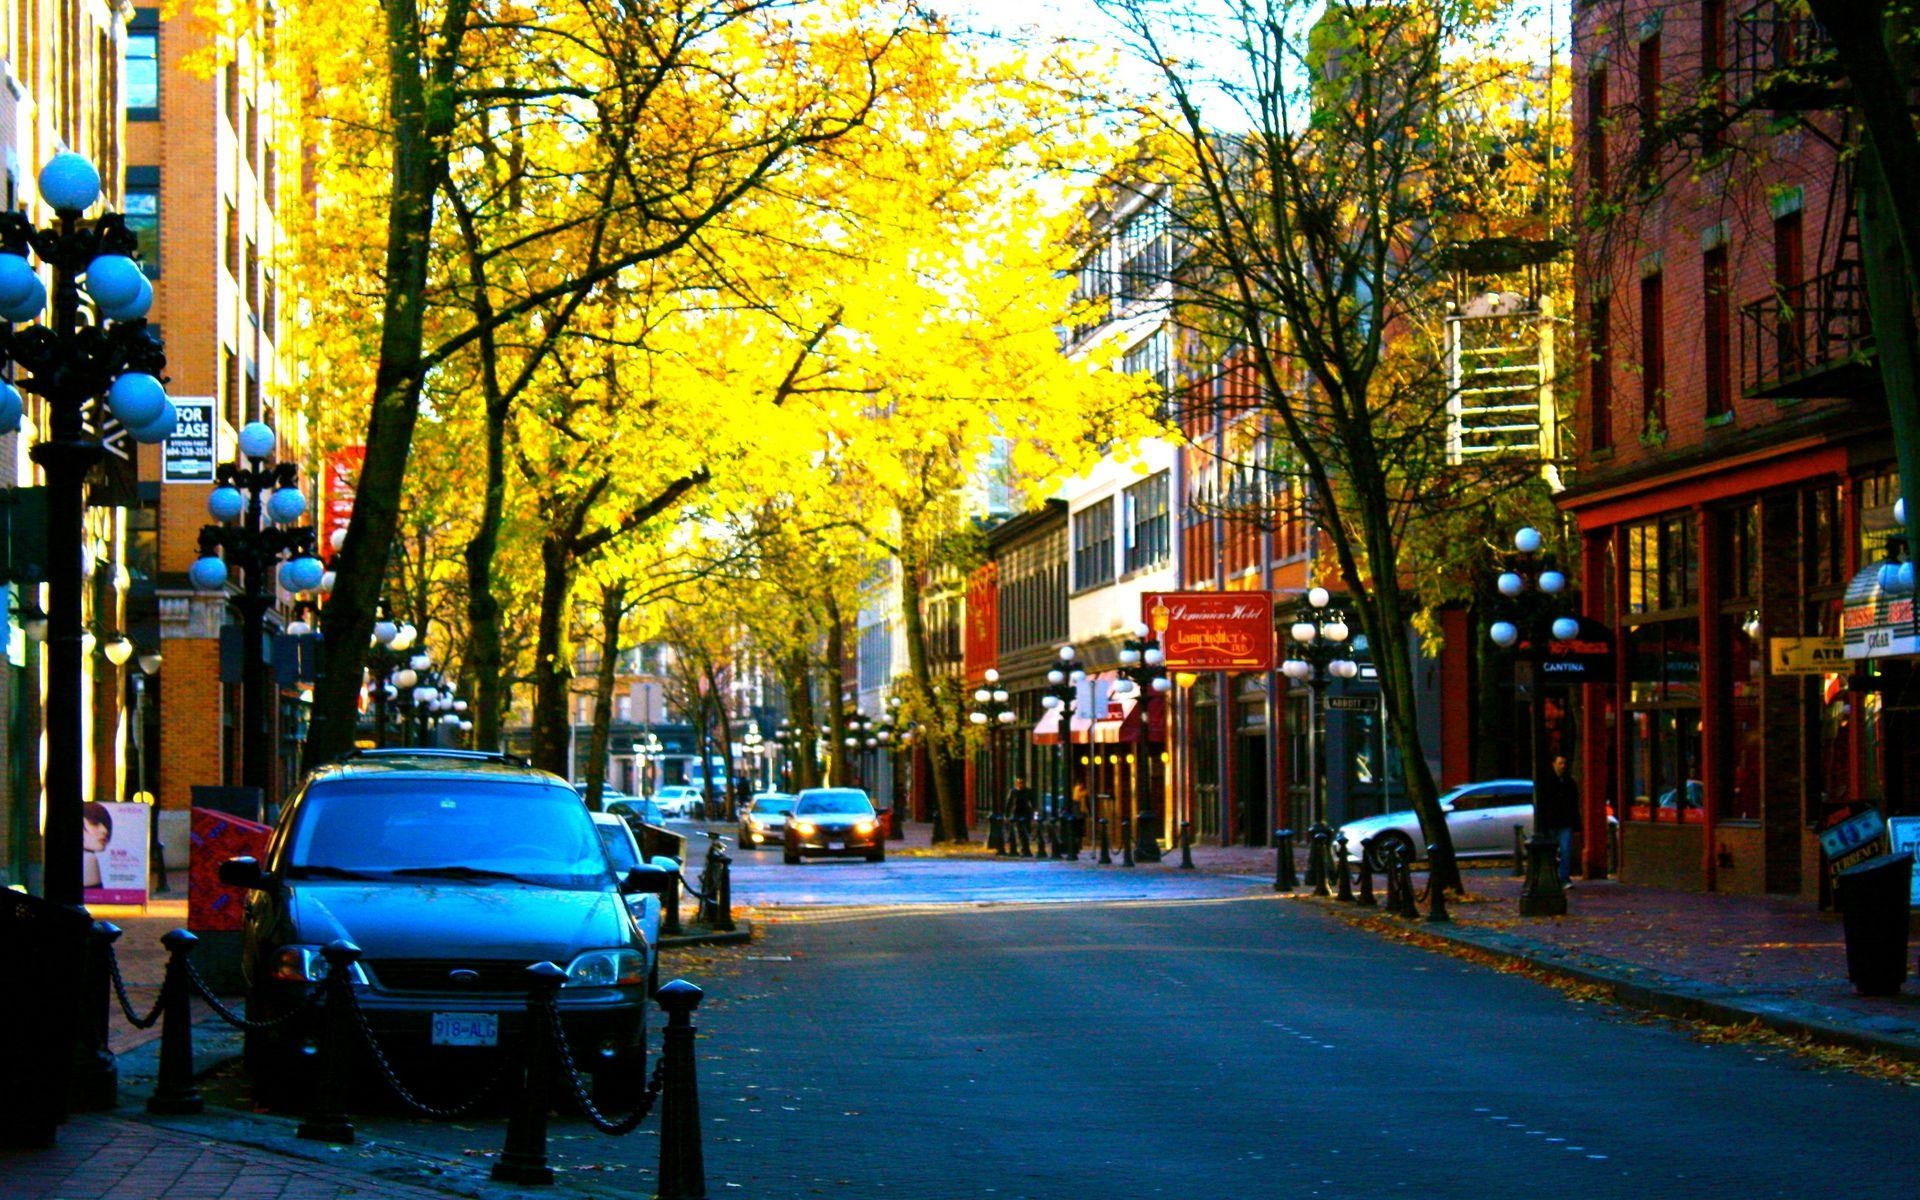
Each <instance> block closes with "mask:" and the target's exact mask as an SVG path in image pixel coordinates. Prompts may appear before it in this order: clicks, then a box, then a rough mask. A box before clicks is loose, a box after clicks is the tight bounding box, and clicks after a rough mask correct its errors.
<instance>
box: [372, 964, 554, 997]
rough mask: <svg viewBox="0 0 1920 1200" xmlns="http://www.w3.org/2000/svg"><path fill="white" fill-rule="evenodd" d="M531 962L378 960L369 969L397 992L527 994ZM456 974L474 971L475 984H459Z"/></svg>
mask: <svg viewBox="0 0 1920 1200" xmlns="http://www.w3.org/2000/svg"><path fill="white" fill-rule="evenodd" d="M531 965H532V964H530V963H523V962H510V961H505V960H501V959H464V958H377V959H372V960H370V961H368V962H367V963H366V964H365V966H366V969H367V971H368V972H369V973H370V974H372V976H373V979H374V982H375V983H377V984H378V985H379V986H381V987H383V988H385V989H387V990H388V991H394V992H525V991H526V990H527V984H528V982H529V980H528V976H527V968H528V967H529V966H531ZM455 971H472V972H473V973H474V974H475V975H476V976H478V978H477V979H475V980H474V981H473V982H472V983H455V982H453V980H452V978H451V976H452V974H453V972H455Z"/></svg>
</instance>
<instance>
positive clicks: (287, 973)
mask: <svg viewBox="0 0 1920 1200" xmlns="http://www.w3.org/2000/svg"><path fill="white" fill-rule="evenodd" d="M326 977H327V960H326V956H325V955H323V954H321V953H320V947H318V946H301V945H291V946H282V947H280V948H279V949H278V950H275V951H274V952H273V958H272V959H271V960H270V961H269V962H268V964H267V978H269V979H274V980H278V981H280V982H282V983H319V982H321V981H322V980H324V979H325V978H326ZM347 979H348V981H349V982H352V983H365V982H367V973H366V971H365V970H363V969H362V968H361V966H360V964H359V963H357V962H356V963H353V964H351V965H350V967H349V969H348V971H347Z"/></svg>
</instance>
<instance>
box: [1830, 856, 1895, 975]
mask: <svg viewBox="0 0 1920 1200" xmlns="http://www.w3.org/2000/svg"><path fill="white" fill-rule="evenodd" d="M1912 886H1913V855H1911V854H1882V855H1881V856H1880V857H1878V858H1870V859H1868V860H1867V861H1866V862H1863V863H1860V864H1858V865H1857V866H1852V867H1848V868H1847V869H1846V870H1844V871H1841V872H1840V873H1839V874H1838V875H1836V876H1835V877H1834V888H1835V896H1836V898H1837V899H1838V900H1839V902H1840V927H1841V929H1842V930H1843V931H1844V933H1845V934H1846V939H1847V978H1848V979H1851V980H1852V981H1853V990H1854V991H1856V992H1859V993H1860V994H1861V995H1862V996H1893V995H1897V994H1898V993H1899V991H1900V985H1901V984H1902V983H1904V982H1905V981H1906V978H1907V911H1908V908H1909V907H1910V905H1909V899H1910V896H1911V891H1910V889H1911V888H1912Z"/></svg>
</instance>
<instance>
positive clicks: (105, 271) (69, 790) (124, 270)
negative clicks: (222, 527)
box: [0, 154, 175, 907]
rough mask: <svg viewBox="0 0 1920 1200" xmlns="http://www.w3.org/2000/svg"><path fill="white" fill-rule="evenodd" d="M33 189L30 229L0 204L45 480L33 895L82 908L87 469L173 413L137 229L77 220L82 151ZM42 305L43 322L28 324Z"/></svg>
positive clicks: (15, 338)
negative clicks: (43, 205) (41, 713)
mask: <svg viewBox="0 0 1920 1200" xmlns="http://www.w3.org/2000/svg"><path fill="white" fill-rule="evenodd" d="M40 195H41V197H42V198H43V199H45V200H46V202H47V203H48V204H49V205H51V206H52V208H53V210H54V214H55V217H56V222H55V224H54V225H53V226H51V227H49V228H46V229H36V228H35V227H34V226H33V224H32V222H30V221H28V220H27V218H26V216H25V214H23V213H18V212H9V213H0V320H4V321H5V322H6V325H5V326H4V327H0V363H4V362H11V363H13V364H14V365H15V366H17V367H21V368H24V369H25V370H26V371H27V372H28V375H27V377H26V378H24V379H21V380H20V381H19V389H20V390H25V391H28V392H32V393H34V394H36V395H38V396H40V397H41V398H43V399H44V400H45V401H46V409H47V414H46V415H47V420H46V425H47V428H46V429H45V430H44V431H43V432H44V436H43V438H42V440H41V441H40V442H38V443H37V444H36V445H35V446H34V447H33V449H32V451H31V452H30V453H31V456H32V458H33V461H34V462H36V463H38V464H40V469H41V471H42V472H44V474H45V476H46V487H47V517H46V520H47V542H46V549H47V634H46V649H45V652H44V653H45V655H46V659H45V661H46V670H47V677H46V678H47V682H46V696H45V726H44V729H45V736H46V745H47V758H46V763H45V788H46V824H45V829H44V838H43V849H44V852H45V860H44V871H43V874H42V876H41V893H42V895H43V896H44V897H45V898H46V899H48V900H52V901H54V902H56V903H59V904H67V905H72V906H75V907H78V906H79V905H80V904H81V901H82V899H83V896H82V891H83V886H82V881H81V866H82V864H81V858H82V853H83V847H82V831H81V820H80V816H81V803H82V801H83V800H84V799H85V795H86V793H85V781H84V778H83V770H84V765H85V762H86V755H85V753H84V748H85V738H84V736H83V731H84V728H85V719H86V699H85V681H84V677H83V674H82V672H83V669H84V659H85V652H84V651H83V649H82V647H81V638H82V637H83V636H84V633H85V631H84V629H83V628H82V623H83V607H84V593H85V587H86V585H85V581H84V579H83V578H82V575H81V561H82V558H83V557H84V555H85V521H86V479H87V473H88V472H89V471H91V470H92V469H93V467H94V465H95V464H97V463H98V462H99V461H100V460H101V458H102V457H103V456H104V455H105V454H106V452H107V446H108V444H119V443H120V441H121V438H122V435H123V434H124V435H126V436H131V437H132V438H133V440H134V441H137V442H142V443H156V442H161V441H164V440H165V439H166V437H167V435H168V434H169V433H171V432H173V426H174V421H175V413H174V408H173V402H172V401H171V400H169V399H167V394H166V389H165V387H164V386H163V385H162V383H161V380H160V378H159V376H160V374H161V372H163V371H165V370H166V364H167V360H166V355H165V353H164V352H163V350H162V346H161V341H160V335H159V334H158V333H156V332H155V331H154V330H153V329H151V328H150V327H149V326H148V324H147V320H146V315H147V312H148V310H149V309H150V308H151V307H152V305H153V286H152V284H150V283H149V282H148V281H147V277H146V275H145V273H144V272H142V271H141V269H140V265H139V264H138V263H137V262H135V261H134V260H133V258H132V257H131V256H132V254H133V252H134V250H135V248H136V245H137V243H136V241H135V238H134V236H133V234H132V233H130V232H128V230H127V227H126V221H125V219H124V218H123V217H122V216H121V215H120V214H118V213H112V212H107V213H102V214H101V215H100V216H98V217H96V218H94V220H92V221H91V222H85V221H83V220H82V219H81V214H82V213H84V212H85V211H86V210H87V209H89V208H92V207H93V205H94V203H95V202H96V201H98V200H99V198H100V174H99V172H98V171H96V170H95V169H94V167H93V164H91V163H89V162H88V161H87V160H86V159H85V158H83V157H82V156H80V155H78V154H57V155H55V156H54V157H53V158H52V159H51V160H50V161H49V162H48V163H47V165H46V166H45V168H43V169H42V170H41V172H40ZM29 254H32V255H34V256H36V257H38V258H39V260H40V262H41V263H42V264H44V265H45V266H48V267H50V268H52V271H53V289H52V292H51V293H49V292H48V290H47V287H46V285H45V283H44V282H42V280H41V278H40V275H39V272H37V271H36V270H35V269H34V268H33V266H32V265H31V264H30V263H29V262H28V261H27V258H28V255H29ZM82 276H85V278H86V285H85V294H84V299H83V295H82V290H81V283H80V280H81V277H82ZM49 297H51V308H50V310H49V303H48V302H49ZM87 309H90V310H91V311H90V312H89V311H86V310H87ZM43 310H47V311H46V316H47V319H46V322H45V323H44V324H41V325H33V326H28V325H27V324H26V323H27V322H30V321H32V320H34V319H35V318H36V317H39V316H40V315H41V314H42V312H43ZM20 390H16V388H15V386H14V385H13V384H10V383H4V382H0V430H17V429H19V428H20V418H21V415H22V412H23V410H24V407H25V406H24V403H23V402H22V399H21V396H20Z"/></svg>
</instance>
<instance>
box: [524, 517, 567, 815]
mask: <svg viewBox="0 0 1920 1200" xmlns="http://www.w3.org/2000/svg"><path fill="white" fill-rule="evenodd" d="M573 566H574V558H573V539H572V538H571V537H569V536H567V535H565V534H562V533H553V532H549V533H548V534H547V536H546V537H544V538H542V539H541V542H540V633H539V640H538V642H537V643H536V645H535V647H534V654H533V729H532V731H531V732H532V742H533V746H532V752H531V758H532V760H533V765H534V766H536V767H538V768H539V769H541V770H542V771H552V772H553V773H554V774H556V775H560V776H563V777H564V776H566V774H567V743H568V741H569V739H570V738H571V737H572V734H573V713H572V711H571V708H572V705H571V703H570V701H571V700H572V696H571V695H569V687H570V685H571V683H572V680H573V663H572V661H571V659H570V658H569V657H568V656H567V653H566V640H567V638H566V633H567V618H568V612H567V609H568V604H567V601H568V598H569V596H570V595H571V593H572V591H573Z"/></svg>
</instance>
